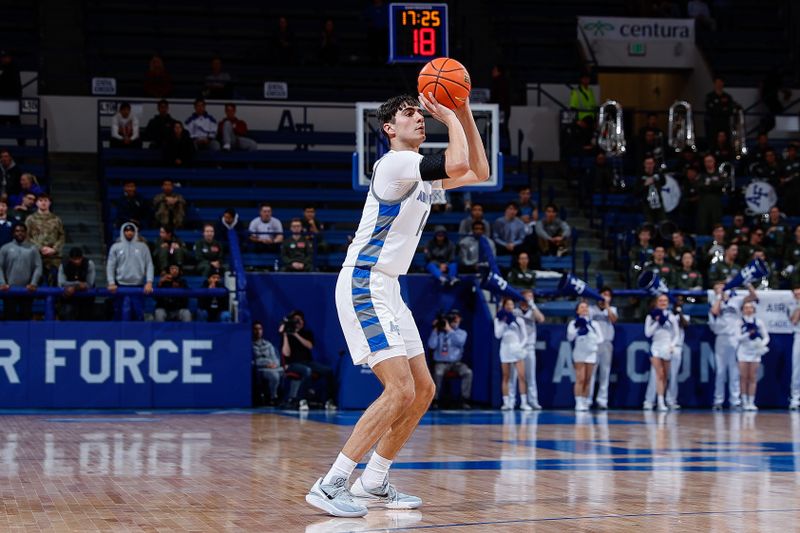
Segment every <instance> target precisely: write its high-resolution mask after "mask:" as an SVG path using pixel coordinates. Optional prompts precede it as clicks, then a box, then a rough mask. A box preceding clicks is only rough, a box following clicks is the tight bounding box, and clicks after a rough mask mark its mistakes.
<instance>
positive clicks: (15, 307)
mask: <svg viewBox="0 0 800 533" xmlns="http://www.w3.org/2000/svg"><path fill="white" fill-rule="evenodd" d="M40 277H42V258H41V256H40V254H39V250H38V249H37V248H36V246H35V245H34V244H33V243H31V242H30V241H28V229H27V228H26V227H25V226H24V225H22V224H17V225H16V226H14V240H12V241H11V242H9V243H7V244H5V245H3V247H2V248H0V291H7V290H8V289H10V288H11V287H25V288H26V289H27V290H28V291H29V292H34V291H35V290H36V287H37V285H38V284H39V278H40ZM3 309H4V311H5V314H4V318H5V320H30V319H31V317H32V314H33V300H32V299H31V298H26V297H19V298H6V299H5V300H4V301H3Z"/></svg>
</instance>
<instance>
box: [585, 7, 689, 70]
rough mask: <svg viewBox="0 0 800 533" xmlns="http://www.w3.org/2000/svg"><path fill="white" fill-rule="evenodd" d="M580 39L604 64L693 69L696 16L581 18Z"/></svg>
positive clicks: (587, 51)
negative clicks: (683, 17)
mask: <svg viewBox="0 0 800 533" xmlns="http://www.w3.org/2000/svg"><path fill="white" fill-rule="evenodd" d="M578 42H580V43H581V46H583V47H584V51H585V52H586V56H587V57H589V58H591V57H594V58H595V59H596V60H597V64H598V65H599V66H601V67H666V68H692V67H693V66H694V61H695V44H694V43H695V25H694V19H657V18H626V17H578Z"/></svg>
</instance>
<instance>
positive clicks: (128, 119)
mask: <svg viewBox="0 0 800 533" xmlns="http://www.w3.org/2000/svg"><path fill="white" fill-rule="evenodd" d="M141 147H142V138H141V137H140V136H139V117H137V116H136V115H134V114H133V113H131V104H129V103H128V102H122V103H121V104H120V106H119V110H118V111H117V112H116V113H115V114H114V116H113V117H112V118H111V148H141Z"/></svg>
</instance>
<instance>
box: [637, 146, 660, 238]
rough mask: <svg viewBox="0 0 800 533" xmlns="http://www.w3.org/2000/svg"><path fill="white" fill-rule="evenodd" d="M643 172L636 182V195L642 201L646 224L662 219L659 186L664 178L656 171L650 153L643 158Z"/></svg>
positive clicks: (654, 162)
mask: <svg viewBox="0 0 800 533" xmlns="http://www.w3.org/2000/svg"><path fill="white" fill-rule="evenodd" d="M643 167H644V173H643V174H642V175H641V177H640V178H639V181H638V182H637V183H636V195H637V196H638V197H639V200H640V201H641V203H642V208H643V210H644V217H645V220H646V221H647V223H648V224H657V223H659V222H661V221H662V220H664V218H665V216H666V214H665V212H664V202H663V201H662V199H661V188H662V187H663V186H664V184H665V183H666V178H665V177H664V175H663V174H662V173H661V172H657V171H656V160H655V158H654V157H653V156H652V155H648V156H645V158H644V163H643Z"/></svg>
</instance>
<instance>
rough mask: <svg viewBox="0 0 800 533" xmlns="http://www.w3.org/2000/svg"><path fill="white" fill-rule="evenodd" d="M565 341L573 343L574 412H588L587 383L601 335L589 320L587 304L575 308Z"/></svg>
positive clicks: (595, 360) (582, 303) (592, 369)
mask: <svg viewBox="0 0 800 533" xmlns="http://www.w3.org/2000/svg"><path fill="white" fill-rule="evenodd" d="M567 340H568V341H569V342H573V341H574V344H573V347H572V361H573V363H574V364H575V410H576V411H588V410H589V406H590V405H591V399H590V398H589V382H590V381H591V379H592V373H593V372H594V365H595V363H597V349H598V346H599V345H600V343H602V342H603V333H602V331H601V330H600V328H599V327H597V325H596V324H594V323H593V322H592V321H591V320H589V304H587V303H586V302H580V303H578V305H577V306H576V307H575V318H574V319H572V320H570V321H569V324H567Z"/></svg>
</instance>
